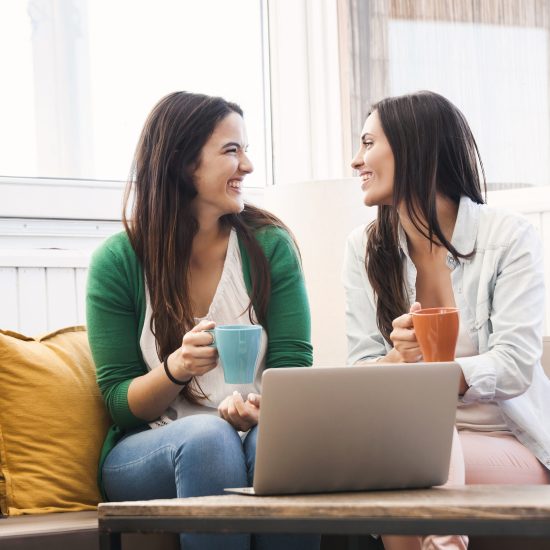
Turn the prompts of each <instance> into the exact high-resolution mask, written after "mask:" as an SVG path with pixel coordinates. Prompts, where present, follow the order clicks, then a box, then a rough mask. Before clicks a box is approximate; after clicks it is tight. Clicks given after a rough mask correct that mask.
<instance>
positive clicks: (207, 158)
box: [193, 113, 254, 219]
mask: <svg viewBox="0 0 550 550" xmlns="http://www.w3.org/2000/svg"><path fill="white" fill-rule="evenodd" d="M247 144H248V141H247V135H246V128H245V125H244V120H243V118H242V117H241V116H240V115H239V114H238V113H230V114H228V115H227V116H226V117H225V118H224V119H222V120H221V121H220V122H219V123H218V125H217V126H216V128H215V129H214V132H213V133H212V135H211V136H210V138H209V139H208V141H207V142H206V143H205V144H204V147H203V148H202V151H201V154H200V160H199V164H198V167H197V169H196V170H195V172H194V174H193V178H194V182H195V188H196V190H197V196H196V197H195V198H194V199H193V206H194V209H195V212H196V214H197V217H198V218H199V219H200V218H201V217H202V216H203V215H204V214H206V215H213V216H216V217H218V218H219V217H221V216H223V215H225V214H238V213H239V212H241V211H242V210H243V208H244V200H243V196H242V185H243V180H244V178H245V176H246V175H247V174H250V172H252V170H253V169H254V167H253V166H252V163H251V162H250V160H249V159H248V156H247V154H246V149H247V147H248V145H247Z"/></svg>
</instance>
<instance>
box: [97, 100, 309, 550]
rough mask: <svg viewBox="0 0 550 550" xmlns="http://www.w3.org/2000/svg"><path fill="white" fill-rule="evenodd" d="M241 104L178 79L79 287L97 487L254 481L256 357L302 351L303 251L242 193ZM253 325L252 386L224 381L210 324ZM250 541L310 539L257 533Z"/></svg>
mask: <svg viewBox="0 0 550 550" xmlns="http://www.w3.org/2000/svg"><path fill="white" fill-rule="evenodd" d="M246 149H247V136H246V129H245V125H244V121H243V118H242V111H241V109H240V108H239V107H238V106H237V105H235V104H233V103H229V102H227V101H225V100H223V99H222V98H217V97H209V96H205V95H200V94H191V93H186V92H176V93H173V94H170V95H168V96H166V97H165V98H163V99H162V100H161V101H160V102H159V103H158V104H157V105H156V106H155V108H154V109H153V111H152V112H151V114H150V115H149V117H148V119H147V121H146V123H145V127H144V129H143V132H142V135H141V138H140V141H139V144H138V147H137V150H136V156H135V161H134V173H135V174H134V178H133V179H132V181H131V182H130V184H129V187H128V190H127V193H126V200H125V208H124V212H126V211H127V208H126V206H127V205H128V203H129V201H130V198H132V199H133V210H132V216H131V219H130V220H128V219H126V218H124V219H123V221H124V226H125V231H124V232H123V233H120V234H117V235H114V236H113V237H111V238H110V239H108V240H107V241H106V242H105V243H104V244H103V245H102V246H101V247H100V248H99V249H98V250H97V251H96V252H95V254H94V257H93V260H92V263H91V267H90V271H89V276H88V294H87V317H88V319H87V321H88V330H89V339H90V346H91V349H92V354H93V357H94V361H95V363H96V367H97V380H98V384H99V387H100V389H101V392H102V394H103V396H104V399H105V402H106V404H107V407H108V409H109V412H110V414H111V417H112V419H113V422H114V425H113V426H112V428H111V429H110V431H109V433H108V436H107V439H106V441H105V445H104V448H103V452H102V454H101V463H100V470H99V475H100V483H101V487H102V489H103V491H104V495H105V497H106V498H107V499H109V500H146V499H156V498H173V497H190V496H204V495H213V494H222V493H223V489H224V488H225V487H238V486H244V485H251V484H252V479H253V473H254V456H255V449H256V433H257V426H258V422H259V418H260V410H261V387H260V382H261V375H262V372H263V370H264V369H266V368H276V367H294V366H295V367H301V366H310V365H311V364H312V348H311V344H310V314H309V307H308V302H307V295H306V291H305V286H304V280H303V274H302V269H301V264H300V260H299V255H298V252H297V248H296V246H295V243H294V241H293V239H292V237H291V236H290V234H289V232H288V230H287V229H286V228H285V226H284V225H283V224H282V222H280V221H279V220H278V219H277V218H275V217H274V216H273V215H271V214H269V213H268V212H266V211H264V210H261V209H259V208H255V207H253V206H251V205H247V204H245V203H244V201H243V197H242V185H243V180H244V178H245V177H246V175H247V174H249V173H250V172H251V171H252V169H253V167H252V164H251V162H250V160H249V159H248V156H247V154H246ZM216 324H218V325H225V324H232V325H250V324H259V325H261V326H262V336H261V341H260V352H259V356H258V360H257V362H256V367H255V369H256V370H255V376H254V381H253V382H252V383H251V384H242V385H237V386H235V385H230V386H229V385H227V384H226V383H225V382H224V377H223V371H222V367H221V366H220V364H219V363H218V354H217V351H216V349H215V348H214V347H211V346H210V344H211V343H212V341H213V337H212V334H211V333H210V332H208V330H210V329H212V328H213V327H214V326H215V325H216ZM181 538H182V541H184V545H185V548H186V549H187V548H205V549H206V548H208V549H210V548H221V547H222V546H223V548H224V550H230V549H233V548H234V549H245V548H249V547H250V542H251V541H250V536H249V535H225V536H224V535H182V537H181ZM256 539H257V540H256V542H255V547H256V548H266V549H267V548H283V547H284V548H294V547H295V548H318V546H319V539H318V537H309V536H308V537H297V536H282V535H279V536H274V535H262V536H260V535H258V536H257V537H256Z"/></svg>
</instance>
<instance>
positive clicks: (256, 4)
mask: <svg viewBox="0 0 550 550" xmlns="http://www.w3.org/2000/svg"><path fill="white" fill-rule="evenodd" d="M263 12H264V3H263V2H262V1H260V0H239V1H238V2H228V1H226V0H201V1H200V2H197V1H194V0H156V1H155V2H151V1H149V0H117V1H116V2H111V1H108V0H93V1H92V0H71V1H59V2H58V1H53V0H29V1H28V2H24V1H21V0H4V1H2V2H1V3H0V52H2V54H0V55H1V57H0V67H1V69H2V74H3V75H10V77H9V82H8V81H7V80H4V85H3V86H2V88H1V89H0V120H2V132H0V150H1V151H2V155H1V156H0V176H8V177H30V178H36V177H51V178H69V179H105V180H122V181H124V180H126V179H127V177H128V173H129V170H130V165H131V161H132V156H133V152H134V148H135V145H136V142H137V139H138V136H139V132H140V130H141V127H142V126H143V123H144V121H145V117H146V116H147V114H148V112H149V111H150V110H151V108H152V107H153V105H154V104H155V103H156V102H157V101H158V100H159V99H160V98H161V97H163V96H164V95H166V94H168V93H170V92H172V91H175V90H188V91H193V92H202V93H206V94H211V95H221V96H223V97H224V98H226V99H228V100H231V101H235V102H237V103H239V104H240V105H241V107H242V108H243V110H244V113H245V120H246V123H247V128H248V139H249V144H250V148H249V151H250V156H251V159H252V161H253V162H254V166H255V171H254V173H253V174H252V175H251V176H250V177H249V178H248V182H247V184H248V185H250V186H254V187H262V186H264V185H265V184H266V179H267V177H268V176H267V174H268V173H269V171H268V169H267V156H266V152H267V151H268V150H269V147H267V146H266V140H267V139H268V134H269V128H268V125H267V124H266V121H267V120H269V116H268V115H267V113H266V100H265V96H266V94H265V93H264V90H265V86H264V75H265V74H266V73H265V70H264V65H263V64H264V61H263V60H264V41H265V35H264V32H263V22H262V21H263V17H264V13H263Z"/></svg>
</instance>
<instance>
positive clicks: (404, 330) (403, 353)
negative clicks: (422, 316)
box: [383, 302, 422, 363]
mask: <svg viewBox="0 0 550 550" xmlns="http://www.w3.org/2000/svg"><path fill="white" fill-rule="evenodd" d="M421 308H422V306H421V305H420V303H419V302H415V303H414V304H413V305H412V306H411V309H410V311H409V313H405V314H404V315H401V317H397V319H394V320H393V323H392V325H393V330H392V332H391V334H390V340H391V341H392V343H393V349H392V350H391V351H390V352H389V353H388V355H386V357H385V358H384V359H383V361H384V362H386V363H389V362H395V363H416V362H418V361H420V360H421V359H422V352H421V351H420V346H419V345H418V341H417V339H416V334H415V333H414V328H413V322H412V315H411V313H412V312H413V311H418V310H419V309H421Z"/></svg>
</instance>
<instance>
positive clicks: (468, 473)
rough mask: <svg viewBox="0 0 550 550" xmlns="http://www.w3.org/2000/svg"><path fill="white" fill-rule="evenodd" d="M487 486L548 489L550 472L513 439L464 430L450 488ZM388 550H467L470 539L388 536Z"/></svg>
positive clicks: (458, 436) (457, 435) (457, 438)
mask: <svg viewBox="0 0 550 550" xmlns="http://www.w3.org/2000/svg"><path fill="white" fill-rule="evenodd" d="M476 483H483V484H493V483H495V484H504V483H508V484H514V485H545V484H550V471H549V470H547V469H546V468H545V467H544V466H543V465H542V464H541V463H540V462H539V461H538V460H537V458H536V457H535V456H534V455H533V453H531V451H529V449H527V448H526V447H524V446H523V445H522V444H521V443H520V442H519V441H518V440H517V439H516V438H515V437H514V436H513V435H511V434H509V433H505V432H472V431H467V430H462V431H460V432H457V431H456V429H455V432H454V435H453V448H452V451H451V464H450V468H449V480H448V481H447V483H446V484H445V485H446V486H449V487H450V486H457V485H465V484H466V485H470V484H476ZM382 540H383V542H384V548H385V549H386V550H451V549H452V550H465V549H466V548H468V537H466V536H462V535H449V536H442V535H429V536H426V537H415V536H406V537H405V536H395V535H384V536H383V537H382Z"/></svg>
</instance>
